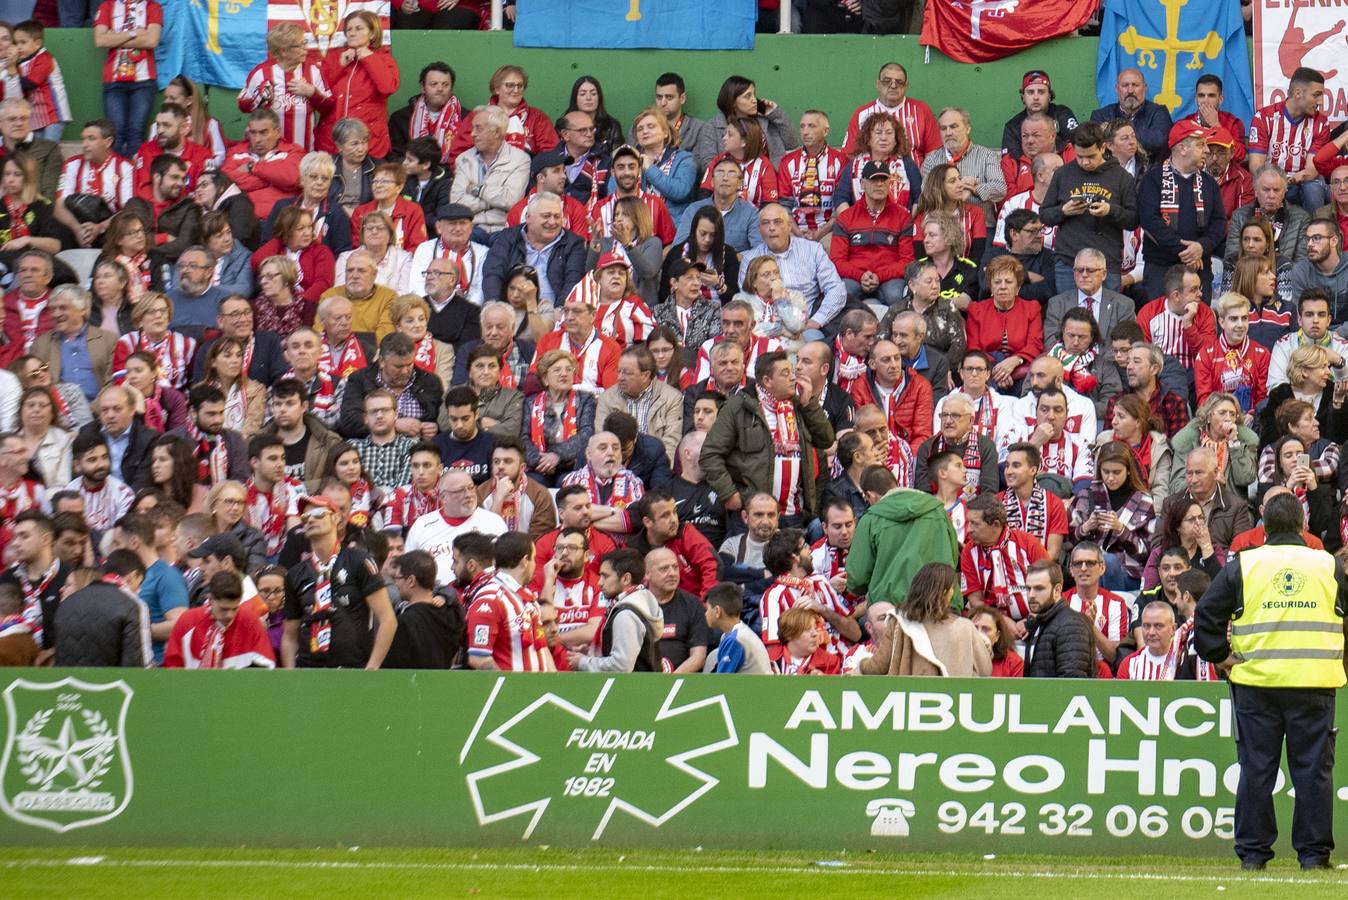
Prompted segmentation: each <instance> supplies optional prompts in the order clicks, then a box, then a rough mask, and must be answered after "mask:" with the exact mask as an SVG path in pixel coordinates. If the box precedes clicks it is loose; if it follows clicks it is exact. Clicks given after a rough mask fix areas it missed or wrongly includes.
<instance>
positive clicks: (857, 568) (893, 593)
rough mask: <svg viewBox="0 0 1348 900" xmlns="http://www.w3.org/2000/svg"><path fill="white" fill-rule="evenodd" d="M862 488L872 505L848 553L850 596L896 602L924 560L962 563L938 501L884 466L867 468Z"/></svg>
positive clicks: (905, 594) (947, 519) (903, 596)
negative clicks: (902, 485) (909, 487)
mask: <svg viewBox="0 0 1348 900" xmlns="http://www.w3.org/2000/svg"><path fill="white" fill-rule="evenodd" d="M859 486H860V488H861V491H862V493H863V495H864V496H865V497H866V498H867V499H868V501H869V502H870V507H869V508H868V509H867V510H866V514H865V515H863V516H862V517H861V519H860V520H859V521H858V522H857V530H856V533H855V534H854V535H853V537H852V546H851V548H850V550H849V551H848V554H847V593H848V595H850V596H855V597H863V596H864V597H866V598H868V600H869V601H870V602H875V601H878V600H884V601H888V602H890V603H893V604H895V605H896V606H897V605H899V604H902V603H903V602H904V600H905V598H906V597H907V596H908V592H909V587H910V584H911V583H912V581H913V579H914V577H915V576H916V575H917V573H918V571H919V568H920V566H921V564H922V563H924V562H944V563H945V564H947V565H950V566H952V567H953V566H955V565H956V564H958V562H959V555H960V547H959V541H958V539H957V538H956V535H955V532H954V529H952V528H951V526H950V519H949V518H948V517H947V515H946V511H945V506H944V505H943V504H942V503H941V501H940V500H937V499H936V498H935V497H933V496H931V495H930V494H926V493H922V492H919V491H910V490H903V489H900V487H899V485H898V483H897V482H896V481H895V479H894V476H893V474H891V473H890V471H889V470H888V469H887V468H885V467H884V466H870V467H867V468H866V469H865V470H864V471H863V472H862V475H861V483H860V485H859ZM994 499H995V498H994ZM998 508H1000V505H999V507H998ZM1003 516H1005V514H1003Z"/></svg>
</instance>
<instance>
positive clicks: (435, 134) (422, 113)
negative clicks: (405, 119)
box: [407, 96, 463, 163]
mask: <svg viewBox="0 0 1348 900" xmlns="http://www.w3.org/2000/svg"><path fill="white" fill-rule="evenodd" d="M462 118H463V107H462V106H460V105H459V98H458V97H454V96H451V97H450V98H449V102H448V103H446V104H445V108H444V109H442V110H440V112H438V113H432V112H431V111H430V110H429V109H427V108H426V101H425V100H423V99H422V98H421V97H420V96H418V97H417V98H416V99H415V100H413V101H412V119H411V121H410V122H409V123H408V129H407V136H408V138H409V139H411V138H419V137H430V138H434V139H435V142H436V143H437V144H439V145H440V147H441V148H443V153H442V154H441V157H440V161H441V162H443V163H448V162H449V145H450V139H451V138H452V137H453V134H454V130H455V129H456V128H458V127H459V121H460V120H461V119H462Z"/></svg>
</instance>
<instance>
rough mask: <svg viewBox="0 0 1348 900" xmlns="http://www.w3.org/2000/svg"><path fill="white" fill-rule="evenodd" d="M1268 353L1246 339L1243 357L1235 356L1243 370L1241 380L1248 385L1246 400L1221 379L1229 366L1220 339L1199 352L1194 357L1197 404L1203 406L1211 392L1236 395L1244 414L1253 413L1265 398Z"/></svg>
mask: <svg viewBox="0 0 1348 900" xmlns="http://www.w3.org/2000/svg"><path fill="white" fill-rule="evenodd" d="M1270 358H1271V354H1270V353H1269V352H1268V350H1267V349H1265V348H1264V347H1263V346H1262V345H1260V344H1258V343H1256V342H1255V341H1254V340H1253V339H1251V338H1249V337H1246V338H1245V350H1244V355H1243V356H1241V357H1237V359H1238V361H1239V368H1240V369H1242V370H1243V371H1244V375H1245V378H1244V379H1243V380H1246V381H1249V382H1250V393H1249V396H1248V397H1245V396H1242V395H1241V393H1239V392H1236V391H1232V390H1231V387H1230V386H1229V385H1228V384H1226V383H1225V382H1224V380H1223V375H1224V374H1225V373H1226V371H1227V368H1228V365H1227V358H1226V347H1225V345H1224V342H1223V340H1220V339H1219V340H1216V341H1213V342H1212V343H1210V344H1208V345H1207V346H1205V347H1204V348H1203V349H1202V350H1199V351H1198V355H1197V356H1195V357H1194V390H1195V392H1196V394H1197V396H1198V405H1200V406H1201V405H1202V404H1203V401H1204V400H1206V399H1207V398H1208V395H1209V394H1211V393H1213V392H1214V391H1226V392H1227V393H1235V394H1236V399H1237V400H1239V401H1240V405H1241V410H1242V411H1243V412H1253V411H1254V408H1255V407H1256V406H1258V405H1259V404H1260V403H1263V402H1264V400H1265V399H1266V398H1267V397H1268V363H1269V359H1270Z"/></svg>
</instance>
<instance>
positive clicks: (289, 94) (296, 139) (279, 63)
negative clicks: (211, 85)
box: [239, 22, 396, 153]
mask: <svg viewBox="0 0 1348 900" xmlns="http://www.w3.org/2000/svg"><path fill="white" fill-rule="evenodd" d="M308 51H309V45H308V42H307V41H306V39H305V32H304V29H302V28H300V26H299V25H296V24H295V23H294V22H281V23H280V24H278V25H273V26H271V27H270V28H268V29H267V54H268V55H267V58H266V59H265V60H263V61H262V62H261V63H259V64H258V65H257V66H255V67H254V68H253V71H251V72H249V73H248V78H247V79H245V81H244V83H243V89H242V90H241V91H239V109H240V110H241V111H243V112H246V113H252V112H256V111H257V110H259V109H270V110H272V111H273V112H275V113H276V114H277V116H279V117H280V120H281V140H282V141H284V142H285V143H287V144H294V145H297V146H299V147H301V148H302V151H303V152H304V153H308V152H309V151H311V150H313V149H314V128H315V124H316V118H317V117H318V116H319V115H326V114H327V113H329V112H330V111H331V110H332V104H333V96H332V92H331V91H329V90H328V87H327V83H326V82H325V81H324V80H323V71H322V67H321V66H320V65H319V64H318V62H316V61H312V60H309V59H307V57H308ZM395 115H396V113H395Z"/></svg>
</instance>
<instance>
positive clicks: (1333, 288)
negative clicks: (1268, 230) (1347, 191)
mask: <svg viewBox="0 0 1348 900" xmlns="http://www.w3.org/2000/svg"><path fill="white" fill-rule="evenodd" d="M1290 281H1291V289H1292V296H1294V297H1301V296H1303V295H1304V294H1305V292H1306V291H1310V290H1319V291H1323V292H1324V294H1325V296H1326V297H1328V298H1329V320H1330V323H1331V324H1332V325H1333V326H1334V327H1335V328H1336V329H1337V328H1339V327H1340V326H1342V325H1343V324H1344V323H1345V322H1348V256H1345V255H1344V253H1343V235H1342V233H1340V231H1339V225H1338V223H1337V222H1335V221H1334V220H1333V219H1320V218H1317V219H1315V220H1314V221H1312V222H1311V223H1310V224H1309V225H1307V226H1306V258H1305V259H1303V260H1301V261H1300V262H1298V263H1296V264H1294V265H1293V266H1292V275H1291V279H1290Z"/></svg>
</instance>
